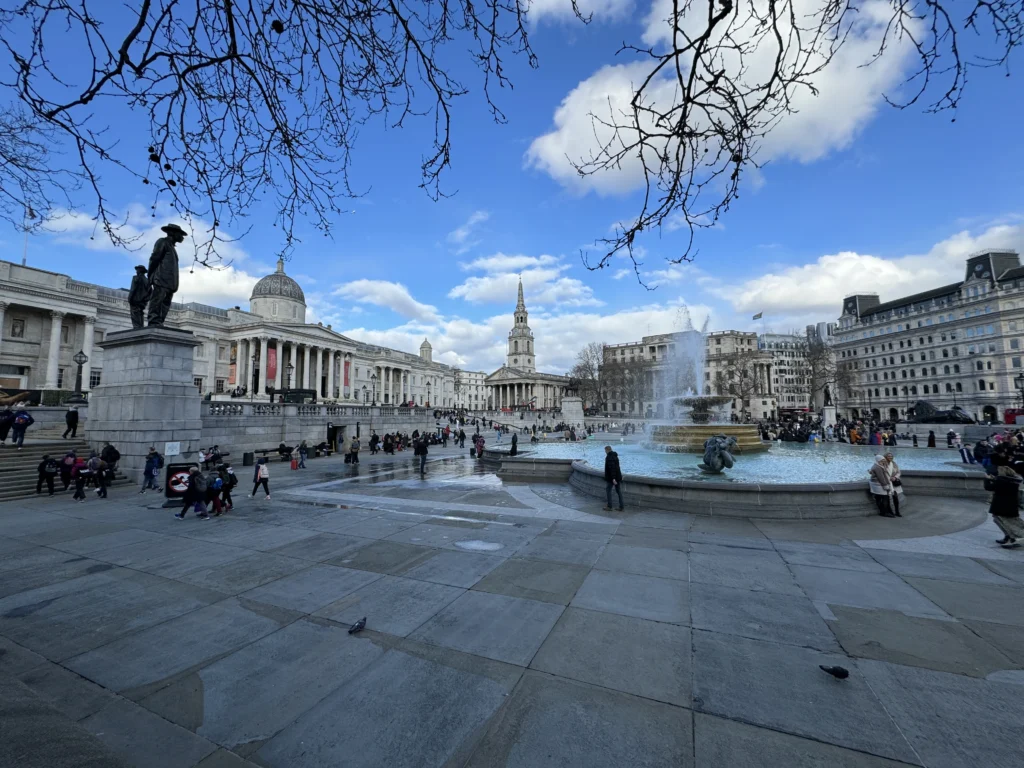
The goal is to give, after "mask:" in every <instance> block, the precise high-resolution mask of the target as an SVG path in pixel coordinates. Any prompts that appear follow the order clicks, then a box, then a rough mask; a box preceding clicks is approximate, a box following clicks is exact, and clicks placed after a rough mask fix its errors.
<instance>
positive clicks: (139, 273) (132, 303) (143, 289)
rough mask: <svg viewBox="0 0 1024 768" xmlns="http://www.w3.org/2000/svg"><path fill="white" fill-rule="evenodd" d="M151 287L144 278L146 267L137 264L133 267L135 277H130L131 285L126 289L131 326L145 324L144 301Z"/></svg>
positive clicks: (136, 327)
mask: <svg viewBox="0 0 1024 768" xmlns="http://www.w3.org/2000/svg"><path fill="white" fill-rule="evenodd" d="M152 292H153V289H152V288H150V286H149V280H148V279H147V278H146V268H145V267H144V266H143V265H142V264H139V265H138V266H137V267H136V268H135V277H133V278H132V287H131V288H129V289H128V306H129V307H131V311H132V328H133V329H138V328H142V327H143V326H144V325H145V316H146V302H148V301H149V295H150V294H151V293H152Z"/></svg>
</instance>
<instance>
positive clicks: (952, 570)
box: [865, 549, 1013, 586]
mask: <svg viewBox="0 0 1024 768" xmlns="http://www.w3.org/2000/svg"><path fill="white" fill-rule="evenodd" d="M865 551H866V552H868V553H869V554H870V555H871V557H873V558H874V559H875V560H877V561H878V562H879V563H881V564H882V565H884V566H885V567H886V568H888V569H889V570H890V571H892V572H893V573H895V574H898V575H899V576H915V577H919V578H926V579H942V580H945V581H965V582H968V583H973V584H1000V585H1004V586H1012V585H1013V581H1012V580H1011V579H1007V578H1005V577H1003V576H1000V575H999V574H998V573H996V572H995V571H993V570H992V569H990V568H986V567H985V566H984V565H982V564H981V563H978V562H975V561H974V560H972V559H970V558H969V557H952V556H950V555H933V554H928V553H925V552H893V551H891V550H885V549H868V550H865Z"/></svg>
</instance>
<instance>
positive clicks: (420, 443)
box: [413, 437, 427, 475]
mask: <svg viewBox="0 0 1024 768" xmlns="http://www.w3.org/2000/svg"><path fill="white" fill-rule="evenodd" d="M413 447H414V451H413V455H414V456H419V457H420V474H421V475H422V474H424V473H425V472H426V471H427V438H426V437H421V438H419V439H418V440H415V441H414V442H413Z"/></svg>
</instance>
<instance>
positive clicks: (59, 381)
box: [57, 368, 64, 389]
mask: <svg viewBox="0 0 1024 768" xmlns="http://www.w3.org/2000/svg"><path fill="white" fill-rule="evenodd" d="M57 389H64V369H63V368H58V369H57Z"/></svg>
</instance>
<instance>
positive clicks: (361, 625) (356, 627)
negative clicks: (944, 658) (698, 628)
mask: <svg viewBox="0 0 1024 768" xmlns="http://www.w3.org/2000/svg"><path fill="white" fill-rule="evenodd" d="M365 628H366V617H365V616H363V618H361V619H360V620H359V621H357V622H356V623H355V624H353V625H352V629H350V630H349V631H348V633H349V634H350V635H354V634H355V633H356V632H362V631H363V630H364V629H365ZM822 669H824V667H822ZM843 672H846V670H845V669H844V670H843ZM843 677H846V675H845V674H844V675H843Z"/></svg>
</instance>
